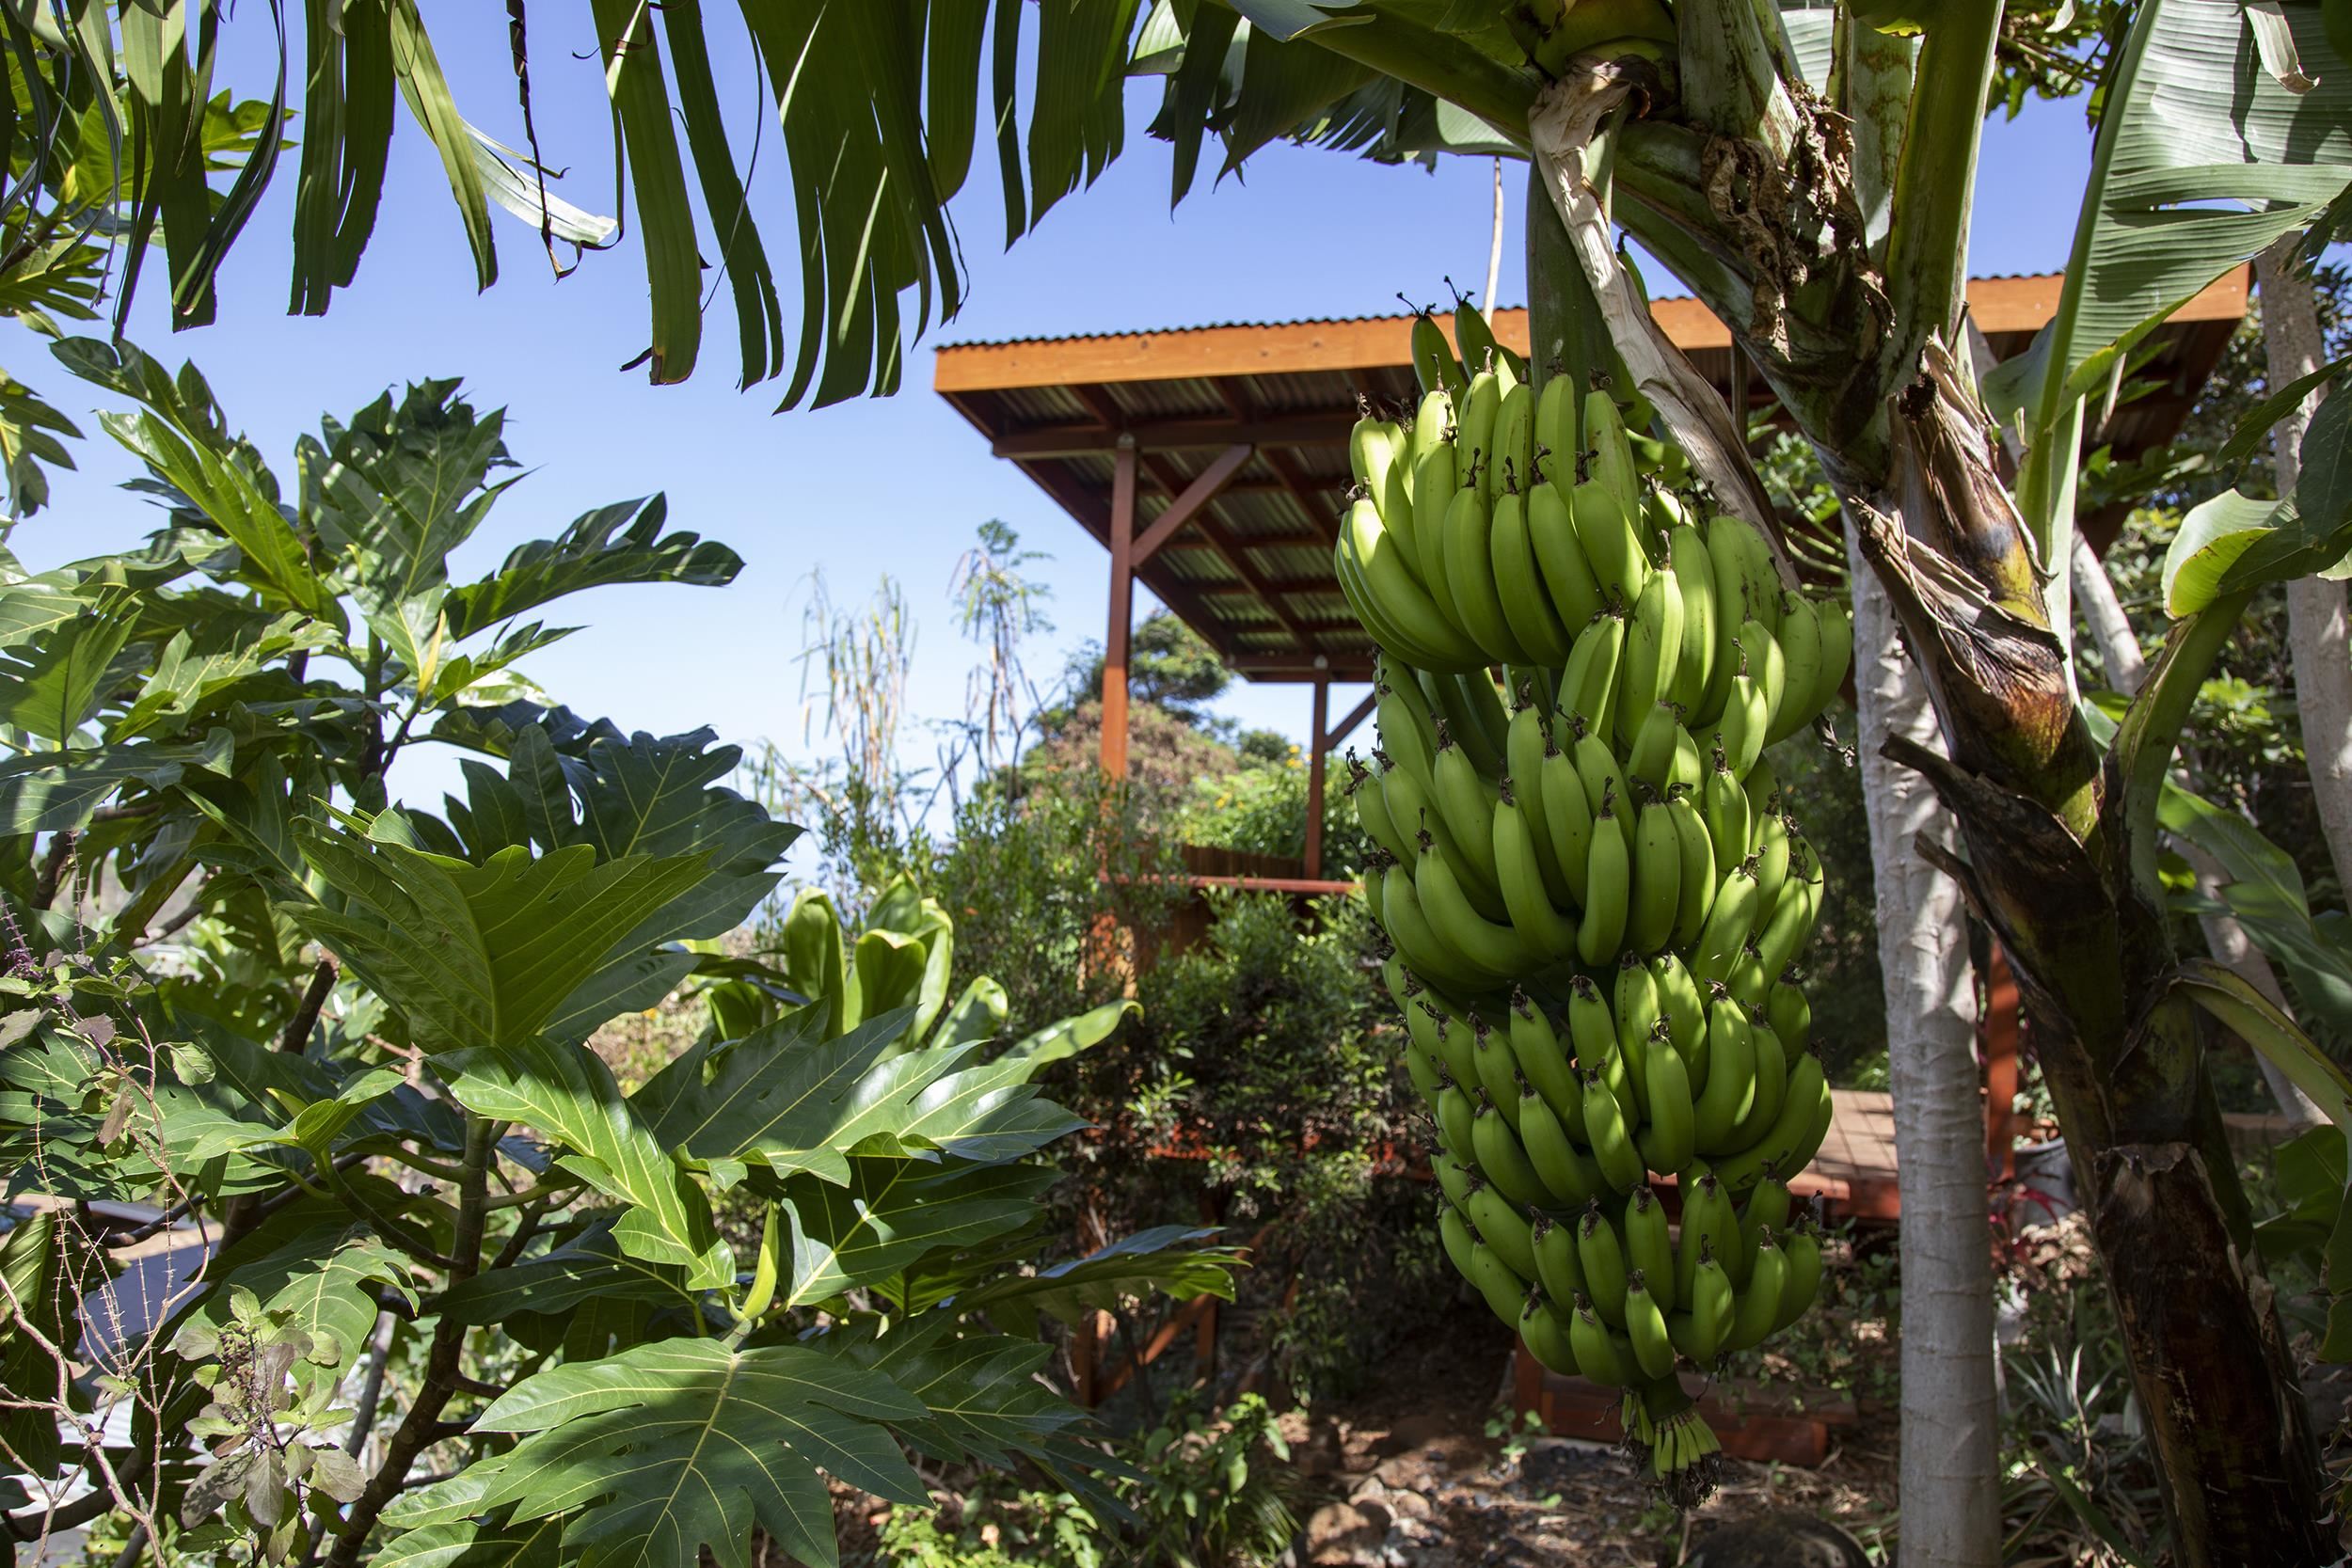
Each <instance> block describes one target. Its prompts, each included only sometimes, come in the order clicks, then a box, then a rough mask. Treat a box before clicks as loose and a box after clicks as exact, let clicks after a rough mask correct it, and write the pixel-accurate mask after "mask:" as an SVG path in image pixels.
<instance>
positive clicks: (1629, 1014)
mask: <svg viewBox="0 0 2352 1568" xmlns="http://www.w3.org/2000/svg"><path fill="white" fill-rule="evenodd" d="M1610 1000H1611V1005H1612V1010H1613V1017H1614V1021H1615V1023H1616V1029H1617V1049H1618V1050H1620V1051H1629V1050H1639V1049H1641V1047H1642V1044H1643V1042H1644V1041H1645V1040H1647V1039H1648V1038H1649V1037H1650V1034H1651V1032H1652V1031H1653V1030H1655V1029H1656V1028H1657V1027H1658V1023H1659V1021H1660V1020H1661V1019H1662V1018H1664V1017H1665V1016H1666V1011H1665V1004H1664V1002H1663V1001H1662V1000H1661V998H1660V996H1659V994H1658V976H1656V975H1655V974H1651V973H1650V971H1649V965H1647V964H1645V963H1644V962H1643V961H1642V959H1641V958H1639V957H1638V956H1637V955H1635V954H1632V953H1627V954H1625V955H1624V956H1623V957H1621V958H1618V959H1617V984H1616V988H1615V990H1614V991H1613V994H1612V996H1611V999H1610Z"/></svg>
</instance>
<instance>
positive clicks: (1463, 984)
mask: <svg viewBox="0 0 2352 1568" xmlns="http://www.w3.org/2000/svg"><path fill="white" fill-rule="evenodd" d="M1380 919H1381V922H1382V924H1383V926H1384V927H1385V928H1386V929H1387V931H1388V934H1389V940H1390V941H1391V942H1394V943H1396V947H1397V951H1398V952H1400V953H1402V954H1404V955H1405V960H1406V962H1407V963H1409V964H1411V965H1412V966H1413V972H1414V973H1415V974H1426V975H1428V976H1429V977H1430V978H1431V979H1434V980H1440V981H1443V982H1444V983H1446V984H1448V985H1452V986H1454V987H1456V988H1457V989H1460V990H1486V988H1487V987H1488V986H1489V985H1490V984H1491V983H1492V982H1493V980H1494V979H1495V978H1498V977H1497V976H1491V975H1486V974H1481V973H1480V972H1479V970H1478V968H1477V966H1475V965H1473V964H1472V963H1471V962H1470V959H1468V958H1464V957H1463V956H1462V955H1461V954H1460V953H1459V952H1457V951H1455V950H1454V946H1453V944H1452V943H1451V942H1446V941H1445V940H1444V939H1443V938H1441V937H1439V936H1438V933H1437V931H1436V929H1435V928H1434V927H1431V926H1430V924H1429V920H1428V917H1427V916H1426V915H1424V914H1423V913H1422V908H1421V895H1420V894H1418V893H1416V892H1415V891H1414V889H1413V873H1412V870H1411V868H1409V867H1407V866H1405V865H1402V864H1399V865H1392V866H1390V867H1389V868H1388V869H1387V870H1386V871H1384V872H1382V873H1381V877H1380Z"/></svg>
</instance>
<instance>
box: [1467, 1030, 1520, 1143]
mask: <svg viewBox="0 0 2352 1568" xmlns="http://www.w3.org/2000/svg"><path fill="white" fill-rule="evenodd" d="M1470 1055H1471V1057H1472V1058H1473V1063H1472V1070H1473V1071H1474V1072H1475V1073H1476V1075H1477V1080H1478V1086H1479V1087H1480V1088H1481V1089H1484V1090H1485V1091H1486V1103H1487V1104H1489V1105H1492V1106H1493V1107H1494V1108H1495V1109H1496V1110H1498V1111H1500V1112H1501V1113H1502V1119H1503V1120H1504V1122H1506V1123H1507V1124H1509V1126H1510V1129H1511V1131H1512V1132H1518V1130H1519V1079H1518V1061H1516V1060H1515V1059H1514V1058H1513V1057H1512V1055H1511V1049H1510V1047H1509V1046H1508V1045H1507V1044H1505V1043H1504V1042H1503V1041H1502V1040H1499V1039H1497V1038H1495V1033H1494V1031H1493V1030H1492V1029H1490V1028H1488V1027H1487V1026H1486V1020H1485V1019H1483V1018H1481V1017H1479V1016H1478V1015H1477V1014H1476V1013H1472V1014H1470Z"/></svg>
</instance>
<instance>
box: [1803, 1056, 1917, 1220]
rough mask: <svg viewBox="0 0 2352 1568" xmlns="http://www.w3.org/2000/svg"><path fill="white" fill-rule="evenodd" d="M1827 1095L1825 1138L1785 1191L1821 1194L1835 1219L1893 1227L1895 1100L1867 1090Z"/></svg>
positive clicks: (1896, 1214) (1898, 1208)
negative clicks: (1830, 1112)
mask: <svg viewBox="0 0 2352 1568" xmlns="http://www.w3.org/2000/svg"><path fill="white" fill-rule="evenodd" d="M1829 1097H1830V1103H1831V1106H1832V1107H1833V1113H1834V1114H1833V1117H1832V1119H1831V1121H1830V1126H1829V1136H1828V1138H1826V1139H1825V1140H1823V1142H1822V1144H1821V1151H1820V1153H1819V1154H1816V1155H1815V1156H1814V1157H1813V1164H1811V1165H1810V1166H1808V1167H1806V1169H1805V1171H1804V1174H1803V1175H1802V1176H1798V1177H1796V1178H1794V1179H1792V1180H1790V1181H1789V1183H1788V1190H1789V1191H1790V1192H1792V1193H1794V1194H1796V1195H1797V1196H1799V1197H1810V1196H1814V1195H1815V1194H1819V1195H1820V1197H1821V1200H1822V1203H1823V1205H1824V1206H1825V1207H1826V1208H1827V1209H1828V1210H1829V1212H1830V1213H1831V1215H1832V1216H1833V1217H1839V1218H1846V1219H1857V1220H1870V1221H1875V1222H1878V1223H1881V1224H1892V1223H1893V1222H1894V1221H1896V1220H1897V1219H1899V1218H1900V1217H1901V1215H1902V1196H1901V1194H1900V1193H1899V1191H1898V1189H1897V1187H1896V1182H1895V1097H1894V1096H1893V1095H1891V1094H1886V1093H1884V1092H1883V1091H1878V1090H1871V1089H1832V1090H1830V1091H1829Z"/></svg>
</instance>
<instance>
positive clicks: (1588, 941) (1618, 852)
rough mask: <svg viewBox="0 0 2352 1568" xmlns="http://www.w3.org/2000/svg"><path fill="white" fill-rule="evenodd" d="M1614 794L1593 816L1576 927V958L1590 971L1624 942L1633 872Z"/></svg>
mask: <svg viewBox="0 0 2352 1568" xmlns="http://www.w3.org/2000/svg"><path fill="white" fill-rule="evenodd" d="M1616 825H1617V819H1616V791H1615V789H1614V788H1613V787H1611V788H1609V789H1605V790H1603V791H1602V793H1601V798H1600V809H1599V810H1597V811H1596V812H1595V813H1594V814H1593V844H1592V849H1591V854H1590V858H1589V860H1588V861H1587V862H1586V869H1585V873H1584V897H1585V902H1584V912H1583V914H1582V915H1581V917H1580V918H1579V919H1578V921H1577V926H1576V952H1577V957H1579V958H1582V959H1583V960H1584V962H1585V963H1586V964H1588V965H1590V966H1592V967H1593V968H1596V969H1597V968H1599V967H1600V966H1601V965H1602V964H1604V963H1606V962H1608V961H1609V959H1610V958H1611V957H1612V956H1613V955H1614V954H1615V953H1616V951H1617V948H1618V945H1619V944H1620V943H1621V942H1624V941H1625V929H1626V915H1627V909H1628V901H1629V897H1630V895H1631V891H1632V889H1631V882H1632V872H1633V868H1632V865H1631V863H1630V861H1629V856H1628V855H1627V852H1626V844H1625V838H1624V836H1623V835H1622V834H1621V833H1618V832H1614V831H1613V830H1614V829H1615V828H1616Z"/></svg>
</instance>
